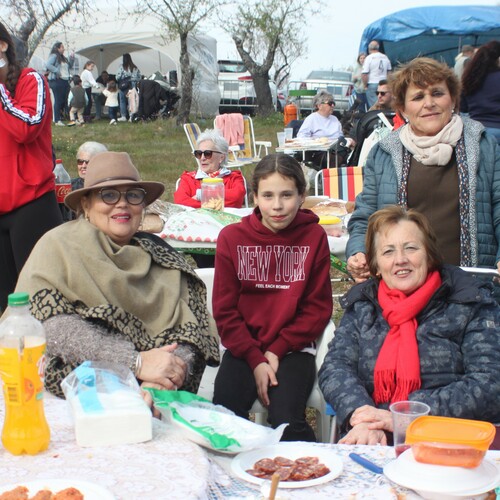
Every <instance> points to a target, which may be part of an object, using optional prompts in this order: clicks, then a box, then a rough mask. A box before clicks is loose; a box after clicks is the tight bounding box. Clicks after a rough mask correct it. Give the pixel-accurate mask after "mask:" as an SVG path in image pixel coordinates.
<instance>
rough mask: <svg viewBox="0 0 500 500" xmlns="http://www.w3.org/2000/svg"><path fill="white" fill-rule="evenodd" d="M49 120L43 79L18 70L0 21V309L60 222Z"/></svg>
mask: <svg viewBox="0 0 500 500" xmlns="http://www.w3.org/2000/svg"><path fill="white" fill-rule="evenodd" d="M51 121H52V104H51V102H50V93H49V87H48V84H47V82H46V80H45V79H44V78H43V77H42V76H40V75H39V74H38V73H37V72H36V71H35V70H33V69H29V68H24V69H21V67H20V65H19V63H18V62H17V59H16V51H15V47H14V41H13V39H12V37H11V35H10V33H9V32H8V31H7V29H6V28H5V26H4V25H3V24H2V23H0V136H1V140H0V269H1V272H0V311H1V310H4V309H5V307H6V305H7V296H8V294H9V293H12V292H13V291H14V288H15V286H16V282H17V276H18V274H19V271H20V270H21V268H22V266H23V264H24V262H25V261H26V259H27V258H28V256H29V254H30V252H31V249H32V248H33V246H34V245H35V243H36V242H37V241H38V239H39V238H40V236H42V235H43V234H44V233H45V232H46V231H48V230H49V229H52V228H53V227H55V226H57V225H58V224H60V223H61V222H62V217H61V212H60V211H59V207H58V206H57V201H56V196H55V191H54V190H55V180H54V174H53V172H52V170H53V168H54V160H53V157H52V131H51Z"/></svg>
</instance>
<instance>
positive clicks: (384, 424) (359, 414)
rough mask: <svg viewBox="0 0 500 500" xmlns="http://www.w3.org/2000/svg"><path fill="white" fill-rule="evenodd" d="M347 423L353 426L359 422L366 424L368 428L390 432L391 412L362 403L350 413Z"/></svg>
mask: <svg viewBox="0 0 500 500" xmlns="http://www.w3.org/2000/svg"><path fill="white" fill-rule="evenodd" d="M349 423H350V424H351V425H352V426H353V427H355V426H357V425H359V424H367V425H368V429H370V430H384V431H388V432H392V415H391V412H390V411H388V410H379V409H378V408H375V407H374V406H370V405H364V406H360V407H359V408H357V409H356V410H355V411H354V413H353V414H352V416H351V418H350V420H349Z"/></svg>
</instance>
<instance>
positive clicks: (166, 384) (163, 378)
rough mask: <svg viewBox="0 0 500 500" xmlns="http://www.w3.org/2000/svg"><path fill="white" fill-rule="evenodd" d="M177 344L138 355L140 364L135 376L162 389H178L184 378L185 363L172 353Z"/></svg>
mask: <svg viewBox="0 0 500 500" xmlns="http://www.w3.org/2000/svg"><path fill="white" fill-rule="evenodd" d="M176 348H177V344H172V345H168V346H164V347H159V348H155V349H150V350H149V351H143V352H141V353H140V356H141V359H142V364H141V368H140V370H139V373H136V376H137V378H138V379H139V380H142V381H143V382H150V383H153V384H158V385H159V386H161V388H163V389H174V390H175V389H178V388H179V387H181V386H182V385H183V384H184V380H185V378H186V371H187V366H186V363H185V362H184V361H183V360H182V359H181V358H179V357H178V356H176V355H175V354H173V353H172V351H174V350H175V349H176Z"/></svg>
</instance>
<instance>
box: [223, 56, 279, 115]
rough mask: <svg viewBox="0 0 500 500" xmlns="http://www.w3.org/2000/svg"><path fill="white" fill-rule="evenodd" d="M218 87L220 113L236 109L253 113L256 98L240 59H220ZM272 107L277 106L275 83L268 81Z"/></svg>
mask: <svg viewBox="0 0 500 500" xmlns="http://www.w3.org/2000/svg"><path fill="white" fill-rule="evenodd" d="M218 63H219V89H220V95H221V100H220V106H219V110H220V112H221V113H225V112H229V111H237V112H240V113H244V114H254V113H255V110H256V109H257V98H256V95H255V88H254V85H253V80H252V76H251V75H250V73H249V72H248V71H247V69H246V67H245V65H244V64H243V62H242V61H231V60H220V61H218ZM269 87H270V88H271V96H272V99H273V105H274V109H276V106H277V100H278V98H277V90H276V84H275V83H274V82H272V81H269Z"/></svg>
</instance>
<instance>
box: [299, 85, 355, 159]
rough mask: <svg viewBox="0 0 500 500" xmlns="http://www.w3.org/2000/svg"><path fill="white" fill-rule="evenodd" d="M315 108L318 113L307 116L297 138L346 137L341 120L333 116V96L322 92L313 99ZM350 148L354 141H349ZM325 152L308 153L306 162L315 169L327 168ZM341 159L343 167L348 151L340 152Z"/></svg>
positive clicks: (331, 138)
mask: <svg viewBox="0 0 500 500" xmlns="http://www.w3.org/2000/svg"><path fill="white" fill-rule="evenodd" d="M313 107H314V109H315V110H316V111H314V113H311V114H310V115H309V116H307V117H306V118H305V120H304V123H303V124H302V126H301V127H300V129H299V131H298V133H297V137H298V138H299V139H300V138H304V139H320V138H323V137H326V138H327V139H330V140H332V141H333V140H337V139H341V138H343V136H344V133H343V132H342V125H341V124H340V121H339V119H338V118H337V117H336V116H335V115H334V114H333V110H334V109H335V101H334V100H333V96H332V94H330V93H329V92H326V91H325V90H322V91H321V92H318V93H317V94H316V95H315V96H314V97H313ZM348 141H349V143H350V144H349V146H350V145H351V144H352V142H353V141H352V139H348ZM327 154H328V153H327V152H325V151H308V152H307V153H306V161H308V162H309V161H310V162H312V163H313V164H314V167H315V168H326V165H327V157H326V155H327ZM338 154H339V155H340V158H339V159H338V162H339V165H341V164H342V163H343V162H344V160H345V158H346V156H347V154H348V150H347V149H346V148H344V150H339V153H338ZM332 160H333V163H332V164H333V165H335V158H332Z"/></svg>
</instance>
